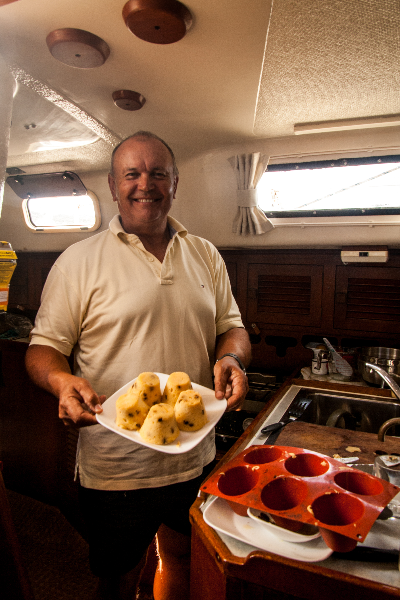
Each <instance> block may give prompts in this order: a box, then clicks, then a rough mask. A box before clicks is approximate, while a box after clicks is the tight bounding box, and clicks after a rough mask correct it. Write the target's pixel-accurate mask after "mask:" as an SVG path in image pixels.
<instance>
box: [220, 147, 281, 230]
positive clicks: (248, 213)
mask: <svg viewBox="0 0 400 600" xmlns="http://www.w3.org/2000/svg"><path fill="white" fill-rule="evenodd" d="M228 160H229V162H230V164H231V165H232V167H233V170H234V171H235V174H236V183H237V192H236V193H237V201H238V207H237V211H236V216H235V219H234V221H233V226H232V231H233V233H236V234H237V235H261V234H262V233H266V232H267V231H270V230H271V229H273V227H274V226H273V225H272V223H271V221H269V220H268V219H267V217H266V216H265V214H264V213H263V211H262V210H261V209H260V208H259V207H258V206H257V192H256V187H257V184H258V182H259V181H260V179H261V177H262V175H263V173H264V172H265V169H266V168H267V165H268V161H269V156H266V155H262V154H261V153H260V152H253V153H252V154H238V155H237V156H232V157H231V158H229V159H228Z"/></svg>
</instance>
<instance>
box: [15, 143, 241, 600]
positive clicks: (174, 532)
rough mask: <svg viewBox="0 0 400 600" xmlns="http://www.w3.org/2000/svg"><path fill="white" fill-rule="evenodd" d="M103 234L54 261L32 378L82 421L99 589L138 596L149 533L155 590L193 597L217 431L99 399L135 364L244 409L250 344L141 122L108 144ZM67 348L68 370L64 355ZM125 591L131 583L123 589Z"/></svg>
mask: <svg viewBox="0 0 400 600" xmlns="http://www.w3.org/2000/svg"><path fill="white" fill-rule="evenodd" d="M109 185H110V190H111V193H112V197H113V200H114V201H115V202H116V203H117V206H118V209H119V214H118V215H116V216H115V217H114V218H113V219H112V221H111V223H110V227H109V229H108V230H107V231H104V232H102V233H100V234H98V235H95V236H92V237H90V238H87V239H86V240H84V241H82V242H79V243H78V244H74V245H73V246H71V247H69V248H68V249H67V250H66V251H65V252H64V253H63V254H62V255H61V256H60V258H59V259H58V260H57V261H56V263H55V264H54V266H53V268H52V270H51V272H50V274H49V277H48V279H47V281H46V285H45V288H44V290H43V295H42V304H41V307H40V310H39V312H38V315H37V319H36V322H35V328H34V330H33V333H32V340H31V345H30V347H29V349H28V352H27V359H26V365H27V369H28V372H29V374H30V375H31V377H32V379H33V380H34V381H35V383H37V384H38V385H40V386H41V387H43V388H44V389H46V390H48V391H50V392H51V393H52V394H54V395H55V396H56V397H57V398H58V400H59V415H60V418H62V419H63V421H64V423H65V424H67V425H73V426H76V427H80V428H81V429H80V435H79V451H78V455H77V469H78V475H79V481H80V500H81V506H82V511H83V514H84V516H85V519H86V522H87V528H88V536H89V545H90V560H91V567H92V570H93V572H94V573H95V574H96V575H97V576H98V577H99V589H98V591H97V598H99V599H100V598H101V599H107V600H108V599H111V598H112V599H113V600H116V598H124V599H125V598H134V597H135V596H134V595H133V592H132V589H133V588H134V586H135V582H136V579H137V576H138V573H139V565H140V559H141V557H142V556H143V554H144V553H145V551H146V548H147V547H148V545H149V544H150V542H151V540H152V539H153V537H154V535H155V534H156V533H157V540H158V549H159V553H160V556H161V559H162V560H161V561H160V565H162V570H161V567H160V569H159V570H158V571H157V575H156V579H155V585H154V598H155V600H167V599H168V600H174V599H175V598H179V600H187V599H188V598H189V571H188V564H189V562H188V561H189V553H190V523H189V508H190V506H191V504H193V502H194V500H195V498H196V495H197V492H198V489H199V487H200V484H201V481H202V480H203V479H204V477H205V476H206V474H207V472H209V471H210V468H211V467H212V464H213V459H214V458H215V441H214V431H211V432H210V433H209V434H208V435H207V436H206V437H205V438H204V439H203V440H202V441H201V442H200V443H199V444H197V445H196V446H195V447H194V448H192V449H191V450H190V451H188V452H185V453H182V454H167V453H162V452H157V451H156V450H153V449H150V448H148V447H145V446H143V445H141V444H137V443H135V442H132V441H131V440H127V439H125V438H124V437H122V436H119V435H117V434H115V433H114V432H112V431H109V430H108V429H106V428H104V427H102V426H101V425H99V424H97V421H96V416H95V413H100V412H102V407H101V404H102V402H103V401H104V399H105V398H106V397H109V396H111V395H112V394H114V393H115V392H116V391H117V390H118V389H120V388H121V387H122V386H123V385H125V384H126V383H127V382H129V381H131V380H132V379H134V378H135V377H137V376H138V375H139V374H140V373H141V372H144V371H154V372H159V373H166V374H170V373H173V372H175V371H184V372H186V373H188V374H189V377H190V379H191V381H193V382H195V383H199V384H200V385H204V386H205V387H208V388H210V387H212V385H213V380H212V375H213V374H214V386H215V396H216V398H218V399H222V398H224V397H225V398H227V400H228V410H233V409H236V408H239V407H240V406H241V404H242V403H243V400H244V398H245V395H246V392H247V389H248V388H247V379H246V374H245V370H244V369H245V366H247V365H248V364H249V362H250V343H249V338H248V335H247V333H246V331H245V329H244V328H243V323H242V321H241V317H240V314H239V311H238V307H237V305H236V302H235V300H234V298H233V296H232V292H231V289H230V284H229V279H228V276H227V272H226V268H225V265H224V263H223V260H222V258H221V256H220V254H219V253H218V251H217V250H216V248H215V247H214V246H213V245H212V244H211V243H210V242H208V241H206V240H204V239H202V238H199V237H197V236H194V235H191V234H189V233H188V232H187V230H186V229H185V228H184V227H183V225H181V224H180V223H179V222H178V221H176V220H175V219H173V218H172V217H171V216H170V215H169V211H170V209H171V206H172V202H173V199H174V197H175V193H176V190H177V185H178V170H177V167H176V164H175V158H174V155H173V153H172V150H171V149H170V148H169V146H168V145H167V144H166V143H165V142H164V141H163V140H161V139H160V138H158V137H157V136H155V135H154V134H152V133H149V132H138V133H136V134H134V135H133V136H131V137H129V138H127V139H126V140H124V141H123V142H122V143H121V144H120V145H119V146H117V147H116V148H115V150H114V152H113V156H112V167H111V172H110V175H109ZM71 352H73V353H74V364H75V368H74V373H71V371H70V369H69V365H68V360H67V357H68V356H69V355H70V354H71ZM129 589H130V592H129Z"/></svg>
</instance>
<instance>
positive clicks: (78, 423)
mask: <svg viewBox="0 0 400 600" xmlns="http://www.w3.org/2000/svg"><path fill="white" fill-rule="evenodd" d="M25 364H26V369H27V371H28V373H29V375H30V377H31V379H32V381H34V383H36V385H38V386H40V387H42V388H43V389H44V390H47V391H48V392H50V393H51V394H53V395H54V396H55V397H56V398H58V401H59V404H58V416H59V417H60V419H62V420H63V422H64V424H65V425H74V426H75V427H86V426H87V425H96V424H97V420H96V416H95V414H96V413H101V412H103V409H102V407H101V405H102V403H103V402H104V400H105V399H106V396H104V395H103V396H99V395H98V394H96V392H95V391H94V390H93V388H92V386H91V385H90V383H89V382H88V381H87V380H86V379H83V378H82V377H76V376H75V375H72V373H71V369H70V368H69V364H68V360H67V357H66V356H64V355H63V354H61V353H60V352H59V351H58V350H55V349H54V348H52V347H50V346H42V345H35V344H32V345H31V346H29V348H28V350H27V352H26V357H25Z"/></svg>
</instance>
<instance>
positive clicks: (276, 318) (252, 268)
mask: <svg viewBox="0 0 400 600" xmlns="http://www.w3.org/2000/svg"><path fill="white" fill-rule="evenodd" d="M323 274H324V267H323V265H296V268H293V266H292V265H281V264H272V265H268V264H254V263H250V264H249V265H248V289H247V311H246V315H247V320H248V321H251V322H256V323H274V324H278V325H295V326H299V325H301V326H306V327H310V326H315V327H320V326H321V316H322V284H323Z"/></svg>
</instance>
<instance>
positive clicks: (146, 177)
mask: <svg viewBox="0 0 400 600" xmlns="http://www.w3.org/2000/svg"><path fill="white" fill-rule="evenodd" d="M138 185H139V188H140V189H141V190H143V191H145V190H150V189H151V188H152V186H153V184H152V181H151V177H150V173H141V174H140V179H139V184H138Z"/></svg>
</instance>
